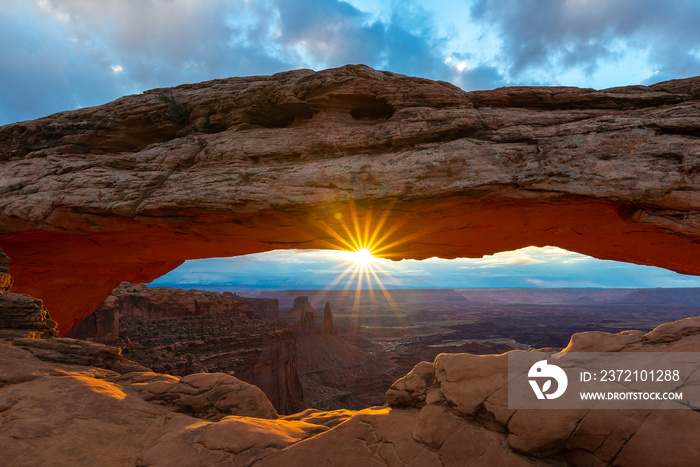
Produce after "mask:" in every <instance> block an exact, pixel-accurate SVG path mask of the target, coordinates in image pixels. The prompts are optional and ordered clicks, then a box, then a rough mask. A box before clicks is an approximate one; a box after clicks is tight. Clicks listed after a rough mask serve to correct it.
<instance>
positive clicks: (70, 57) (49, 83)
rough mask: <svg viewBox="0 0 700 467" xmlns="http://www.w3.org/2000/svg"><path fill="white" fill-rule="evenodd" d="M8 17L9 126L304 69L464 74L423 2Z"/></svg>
mask: <svg viewBox="0 0 700 467" xmlns="http://www.w3.org/2000/svg"><path fill="white" fill-rule="evenodd" d="M0 20H1V21H2V24H3V28H2V31H1V32H0V39H1V40H2V42H3V43H4V44H7V45H6V46H5V47H3V48H2V49H0V72H1V73H2V76H3V80H2V84H0V94H1V95H2V96H5V97H3V98H2V99H1V100H0V124H2V123H6V122H10V121H16V120H19V119H27V118H36V117H39V116H43V115H46V114H48V113H52V112H56V111H59V110H67V109H73V108H77V107H81V106H88V105H98V104H102V103H104V102H108V101H110V100H113V99H116V98H117V97H120V96H121V95H124V94H130V93H137V92H142V91H144V90H146V89H151V88H155V87H167V86H175V85H177V84H182V83H188V82H198V81H204V80H210V79H214V78H222V77H228V76H250V75H260V74H272V73H277V72H280V71H286V70H289V69H294V68H313V69H322V68H328V67H337V66H342V65H346V64H348V63H364V64H367V65H369V66H372V67H375V68H382V69H389V70H391V71H395V72H398V73H404V74H410V75H418V76H424V77H429V78H434V79H446V78H447V77H449V76H450V75H452V74H455V73H454V70H453V69H451V68H449V67H448V66H447V65H446V64H445V63H443V58H442V52H441V51H440V50H439V49H440V46H441V45H442V44H444V38H441V37H440V35H439V33H438V32H437V30H436V28H435V27H434V24H433V23H434V21H433V15H432V13H430V12H428V11H426V10H424V9H422V8H421V7H419V6H417V5H416V4H414V3H413V2H404V3H403V4H402V6H401V8H395V9H393V10H392V11H391V14H390V15H389V16H388V17H376V18H375V17H373V16H371V15H369V14H367V13H364V12H362V11H360V10H359V9H357V8H355V7H354V6H352V5H350V4H349V3H346V2H341V1H337V0H310V1H308V2H303V3H300V2H296V1H292V0H270V1H244V0H233V1H228V0H143V1H138V2H137V1H106V2H86V1H84V0H37V1H34V2H18V1H9V2H7V1H6V2H4V3H3V4H1V5H0ZM9 44H12V47H10V46H9ZM11 96H15V97H11ZM17 96H19V97H17Z"/></svg>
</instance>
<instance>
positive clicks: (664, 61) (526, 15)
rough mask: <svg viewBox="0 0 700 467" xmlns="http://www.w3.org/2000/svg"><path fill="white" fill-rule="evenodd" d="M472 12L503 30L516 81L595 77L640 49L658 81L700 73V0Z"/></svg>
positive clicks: (491, 2)
mask: <svg viewBox="0 0 700 467" xmlns="http://www.w3.org/2000/svg"><path fill="white" fill-rule="evenodd" d="M471 14H472V16H473V18H474V19H475V20H476V21H481V22H486V23H490V24H491V25H493V26H494V27H495V28H497V29H498V32H499V36H500V38H501V40H502V46H501V48H500V52H501V56H502V58H503V60H504V62H505V66H506V68H507V70H508V75H509V78H510V79H511V80H512V81H516V82H522V81H523V80H529V81H530V82H532V80H533V79H535V80H537V79H539V80H541V81H543V82H552V81H556V80H557V78H556V76H557V74H563V73H565V72H566V70H567V69H570V68H576V69H579V70H581V71H582V72H583V73H584V74H586V75H592V74H594V73H596V71H598V70H599V68H600V67H602V66H605V64H606V62H608V63H609V62H613V63H614V62H622V61H624V60H625V58H626V56H627V55H629V54H632V53H639V52H641V58H642V59H643V60H645V61H647V62H648V67H651V69H653V70H658V73H656V74H654V75H653V76H652V75H651V74H649V75H648V76H647V78H649V79H653V80H654V81H658V80H661V79H666V78H669V77H675V78H678V77H686V76H691V75H695V74H700V57H698V55H697V50H698V44H700V28H698V27H697V24H698V23H700V3H698V2H696V1H692V0H679V1H675V2H658V1H655V0H475V1H474V2H473V4H472V10H471ZM619 73H628V76H629V73H630V68H629V67H627V68H626V69H625V68H623V69H620V70H619ZM628 79H629V78H628Z"/></svg>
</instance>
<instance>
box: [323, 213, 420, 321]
mask: <svg viewBox="0 0 700 467" xmlns="http://www.w3.org/2000/svg"><path fill="white" fill-rule="evenodd" d="M391 212H392V211H391V207H389V208H387V209H384V210H382V211H381V213H380V215H379V216H378V218H375V217H374V216H373V212H372V210H371V209H364V211H363V215H362V216H360V215H358V212H357V209H356V208H355V205H354V204H353V203H350V204H348V206H347V208H346V209H343V210H342V211H340V210H339V211H337V212H335V213H334V215H333V216H332V218H331V220H330V222H320V221H319V222H317V224H318V225H319V226H320V227H321V228H322V229H323V230H324V231H325V232H326V233H327V234H329V235H330V237H329V238H328V239H327V240H325V241H324V243H326V244H327V245H328V247H329V248H331V249H334V250H339V251H338V255H339V257H341V258H343V259H344V261H343V263H342V264H341V265H340V267H339V273H338V276H337V277H336V278H335V279H334V280H333V281H332V282H331V283H330V284H329V285H328V286H327V287H326V289H333V288H335V287H336V286H337V285H339V284H343V283H344V284H345V287H344V289H345V290H350V289H353V288H354V290H355V299H354V306H353V310H354V312H355V313H357V312H358V310H359V304H360V301H361V296H362V293H363V291H365V292H366V293H368V294H369V295H370V299H371V300H372V301H374V294H375V289H379V290H380V291H381V293H382V294H383V295H384V297H385V298H386V300H387V302H388V303H389V304H390V306H391V307H392V308H393V309H396V306H395V304H394V301H393V300H392V298H391V295H390V294H389V292H388V291H387V287H386V285H385V283H384V282H386V281H390V282H392V285H394V286H400V284H399V282H398V281H397V280H396V279H395V278H394V277H393V276H392V274H391V271H390V269H391V268H392V267H391V261H388V259H390V258H391V257H402V256H404V255H405V253H406V252H401V251H400V250H399V247H400V246H401V245H403V244H405V243H406V242H408V241H410V240H412V239H414V238H416V237H418V236H420V235H421V233H420V232H418V231H415V230H414V231H413V232H412V233H411V234H409V235H399V234H398V233H397V232H398V231H399V230H400V228H401V226H402V224H401V223H393V224H392V225H388V224H389V222H388V219H389V216H390V215H391ZM346 219H347V220H346Z"/></svg>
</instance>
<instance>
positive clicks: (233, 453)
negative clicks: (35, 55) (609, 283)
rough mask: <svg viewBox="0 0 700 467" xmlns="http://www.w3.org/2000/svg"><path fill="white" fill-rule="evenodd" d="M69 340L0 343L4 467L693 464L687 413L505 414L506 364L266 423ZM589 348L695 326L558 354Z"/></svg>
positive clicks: (448, 365) (239, 393)
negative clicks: (108, 362)
mask: <svg viewBox="0 0 700 467" xmlns="http://www.w3.org/2000/svg"><path fill="white" fill-rule="evenodd" d="M29 341H34V342H35V343H41V344H35V345H32V344H30V343H29ZM71 341H72V340H70V339H50V340H47V341H40V340H34V339H19V340H16V341H15V342H14V343H12V342H9V341H7V340H0V452H2V453H3V462H5V463H7V464H8V465H30V464H31V465H37V466H44V465H46V466H49V465H51V466H72V465H143V466H170V465H193V466H194V465H217V464H226V463H232V464H234V465H255V466H280V465H285V466H286V465H289V466H302V467H305V466H309V465H331V466H333V465H338V466H341V465H348V464H349V463H351V462H352V463H353V465H356V464H361V465H368V466H375V465H376V466H386V465H389V466H406V465H410V466H416V467H424V466H436V467H438V466H440V467H444V466H475V467H476V466H487V465H488V466H492V465H493V466H500V465H507V466H530V467H531V466H549V467H551V466H564V465H575V466H590V465H594V466H603V465H616V466H638V465H653V466H673V467H683V466H694V465H697V458H698V455H699V453H698V445H697V442H696V438H697V433H698V432H700V415H698V412H696V411H693V410H551V411H543V410H511V409H509V408H508V405H507V396H506V386H505V384H506V382H507V372H506V360H507V356H506V355H505V354H504V355H488V356H477V355H471V354H441V355H440V356H438V358H436V360H435V362H434V363H432V364H431V363H427V362H423V363H420V364H419V365H417V366H416V367H415V368H414V370H413V371H412V372H411V373H410V374H408V375H407V376H406V377H404V378H402V379H400V380H399V381H397V382H396V383H395V384H394V385H393V386H392V388H391V389H390V391H389V392H388V394H387V400H388V401H389V406H387V407H373V408H368V409H364V410H360V411H348V410H336V411H329V412H323V411H318V410H306V411H304V412H301V413H298V414H294V415H289V416H285V417H277V415H276V414H275V412H274V409H272V406H271V405H270V404H269V402H267V401H266V400H265V398H264V395H263V394H262V392H260V391H259V390H258V389H257V388H254V387H252V386H250V385H247V384H246V383H243V382H241V381H238V380H236V379H235V378H233V377H231V376H228V375H223V374H195V375H190V376H187V377H185V378H177V377H173V376H169V375H161V374H157V373H153V372H148V371H134V372H128V373H123V374H120V373H119V372H117V371H113V370H110V369H107V368H100V367H95V366H86V365H83V364H75V363H70V362H71V361H80V362H84V361H85V359H84V358H82V357H80V352H77V351H76V350H75V349H72V347H71V346H73V345H77V346H82V347H81V348H82V349H83V353H86V354H90V355H94V354H95V349H97V348H98V347H104V346H101V345H100V344H90V343H82V344H77V343H74V342H71ZM37 349H43V350H46V349H49V350H50V351H49V352H37ZM593 349H595V350H605V351H621V352H625V351H632V350H634V351H642V352H647V351H653V352H660V351H663V352H674V351H684V352H687V351H698V350H699V349H700V317H698V318H688V319H685V320H681V321H678V322H674V323H670V324H667V325H662V326H659V327H658V328H656V329H655V330H653V331H651V332H649V333H647V334H643V333H641V332H635V331H631V332H625V333H620V334H606V333H600V332H589V333H582V334H576V335H574V336H573V337H572V339H571V343H570V345H569V346H568V347H567V348H566V349H565V350H564V352H574V351H588V350H593ZM115 350H117V351H118V349H115ZM61 354H63V357H60V355H61ZM103 354H105V352H103ZM106 354H112V355H113V354H114V351H112V350H107V351H106ZM76 356H77V358H76ZM302 441H303V442H302ZM27 453H47V454H46V455H42V456H32V457H31V459H28V458H27Z"/></svg>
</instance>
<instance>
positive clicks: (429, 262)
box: [151, 246, 700, 290]
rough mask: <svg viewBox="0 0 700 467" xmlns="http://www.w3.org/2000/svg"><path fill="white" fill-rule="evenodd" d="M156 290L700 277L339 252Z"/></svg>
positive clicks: (261, 256) (579, 257) (570, 284)
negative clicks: (366, 259) (364, 257)
mask: <svg viewBox="0 0 700 467" xmlns="http://www.w3.org/2000/svg"><path fill="white" fill-rule="evenodd" d="M151 284H152V285H154V286H166V287H176V288H207V287H209V288H211V287H219V288H228V289H231V290H328V289H330V290H343V289H353V290H358V289H359V290H363V289H364V290H380V289H382V288H385V289H397V290H401V289H407V290H408V289H490V288H500V289H512V288H523V289H542V288H552V289H561V288H576V289H653V288H694V287H700V277H698V276H688V275H683V274H678V273H676V272H673V271H669V270H666V269H662V268H658V267H654V266H643V265H637V264H631V263H623V262H618V261H610V260H601V259H597V258H593V257H591V256H586V255H583V254H581V253H576V252H572V251H568V250H564V249H562V248H558V247H553V246H545V247H534V246H529V247H525V248H520V249H518V250H514V251H504V252H499V253H495V254H493V255H485V256H483V257H481V258H457V259H442V258H428V259H425V260H411V259H408V260H406V259H404V260H400V261H391V260H388V259H383V258H373V259H372V260H371V262H370V263H369V264H364V265H363V264H361V263H358V262H357V261H356V259H354V258H353V256H352V254H351V253H348V252H342V251H337V250H273V251H268V252H265V253H257V254H252V255H244V256H236V257H231V258H208V259H199V260H190V261H186V262H185V263H184V264H182V265H181V266H180V267H178V268H176V269H174V270H172V271H170V272H169V273H167V274H165V275H163V276H161V277H159V278H157V279H155V280H154V281H152V282H151Z"/></svg>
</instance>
